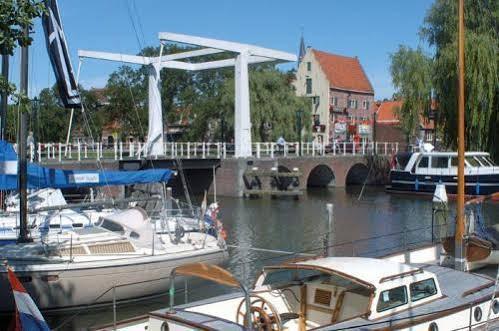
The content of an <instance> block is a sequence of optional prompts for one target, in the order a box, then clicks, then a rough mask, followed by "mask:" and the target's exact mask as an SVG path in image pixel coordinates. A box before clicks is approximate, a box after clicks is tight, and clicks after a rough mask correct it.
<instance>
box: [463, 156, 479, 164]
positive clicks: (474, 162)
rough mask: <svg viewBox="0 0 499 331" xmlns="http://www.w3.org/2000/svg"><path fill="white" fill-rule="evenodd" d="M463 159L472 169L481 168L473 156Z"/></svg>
mask: <svg viewBox="0 0 499 331" xmlns="http://www.w3.org/2000/svg"><path fill="white" fill-rule="evenodd" d="M464 159H465V160H466V162H467V163H468V164H469V165H470V166H472V167H480V166H482V165H481V164H480V162H478V161H477V159H475V158H474V157H473V156H466V157H465V158H464Z"/></svg>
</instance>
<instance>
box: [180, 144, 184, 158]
mask: <svg viewBox="0 0 499 331" xmlns="http://www.w3.org/2000/svg"><path fill="white" fill-rule="evenodd" d="M180 157H184V143H180Z"/></svg>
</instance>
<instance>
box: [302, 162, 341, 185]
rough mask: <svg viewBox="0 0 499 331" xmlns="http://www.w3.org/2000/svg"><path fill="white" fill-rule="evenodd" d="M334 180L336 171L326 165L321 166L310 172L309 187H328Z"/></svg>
mask: <svg viewBox="0 0 499 331" xmlns="http://www.w3.org/2000/svg"><path fill="white" fill-rule="evenodd" d="M334 180H335V176H334V171H333V170H332V169H331V168H330V167H329V166H328V165H326V164H319V165H316V166H315V167H314V168H312V170H311V171H310V172H309V174H308V177H307V187H328V186H329V185H332V184H334Z"/></svg>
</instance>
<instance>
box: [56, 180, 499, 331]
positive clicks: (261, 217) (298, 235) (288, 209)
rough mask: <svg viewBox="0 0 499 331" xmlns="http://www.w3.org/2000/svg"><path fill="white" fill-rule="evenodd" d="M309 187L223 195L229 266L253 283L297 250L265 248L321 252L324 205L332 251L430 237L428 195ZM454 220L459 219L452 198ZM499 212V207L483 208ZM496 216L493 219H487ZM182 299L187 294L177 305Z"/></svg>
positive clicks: (142, 305)
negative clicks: (294, 192)
mask: <svg viewBox="0 0 499 331" xmlns="http://www.w3.org/2000/svg"><path fill="white" fill-rule="evenodd" d="M361 190H362V188H361V187H359V186H353V187H347V188H329V189H308V190H307V191H306V192H304V195H303V196H301V197H300V199H299V200H293V199H292V198H289V199H288V198H283V199H270V198H268V197H267V198H262V199H252V200H250V199H238V198H228V197H219V199H218V200H219V203H220V207H221V219H222V221H223V223H224V227H225V228H226V230H227V234H228V238H227V243H228V244H229V245H231V248H230V249H229V253H230V257H229V259H228V261H227V262H226V265H225V267H226V268H228V269H229V270H230V271H231V272H233V273H234V274H235V275H236V276H237V277H238V279H240V280H242V281H243V282H244V283H245V284H248V285H250V284H251V283H252V282H253V281H254V279H255V275H256V274H257V272H258V271H259V270H260V269H261V268H262V266H264V265H269V264H275V263H279V262H280V261H284V260H286V259H290V258H293V257H296V256H297V255H290V254H285V253H283V252H280V253H272V252H268V251H266V250H279V251H289V252H301V253H303V254H319V253H322V252H323V251H324V238H325V236H326V233H327V232H328V218H327V211H326V204H327V203H332V204H333V205H334V227H333V233H332V235H333V244H334V246H333V247H332V248H333V249H334V253H335V255H342V256H345V255H346V256H352V255H360V256H380V255H385V254H388V253H390V252H392V251H395V250H398V249H402V248H403V247H405V246H408V245H414V244H420V243H423V242H425V241H431V236H432V234H431V222H432V221H431V219H432V203H431V200H429V199H428V198H418V197H413V196H402V195H400V196H397V195H390V194H387V193H385V191H384V189H383V188H382V187H366V188H365V189H364V191H363V192H362V194H361ZM449 207H450V212H449V219H452V220H453V219H454V217H455V204H454V202H452V201H451V202H450V204H449ZM485 212H486V215H488V216H493V217H494V218H495V219H497V218H498V217H499V206H498V204H495V205H492V206H490V208H487V209H486V210H485ZM490 219H492V217H490ZM250 248H258V249H260V250H254V249H250ZM224 291H225V289H223V288H221V287H219V286H216V285H213V284H209V283H206V282H200V281H193V282H189V283H188V291H187V295H188V301H192V300H197V299H201V298H207V297H209V296H212V295H216V294H220V293H223V292H224ZM183 300H185V296H184V293H181V294H180V295H178V296H177V298H176V302H180V303H181V302H182V301H183ZM167 305H168V300H167V297H166V296H161V297H157V298H155V299H150V300H146V301H141V302H138V303H137V302H135V303H129V304H126V305H121V306H118V309H117V318H118V319H125V318H130V317H133V316H137V315H140V314H145V313H147V312H149V311H151V310H154V309H158V308H163V307H166V306H167ZM47 319H48V321H49V323H50V325H51V327H53V328H56V327H58V326H61V328H60V329H61V330H80V329H87V328H90V327H94V326H96V325H102V324H103V323H110V322H112V320H113V313H112V308H111V307H107V308H103V309H101V310H96V309H94V310H88V309H85V310H81V311H78V312H70V313H64V314H58V315H50V316H47Z"/></svg>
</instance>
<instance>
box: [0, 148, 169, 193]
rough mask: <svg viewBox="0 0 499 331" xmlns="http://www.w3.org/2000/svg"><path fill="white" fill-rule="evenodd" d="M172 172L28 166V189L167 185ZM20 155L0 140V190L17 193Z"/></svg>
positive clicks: (165, 170) (164, 170)
mask: <svg viewBox="0 0 499 331" xmlns="http://www.w3.org/2000/svg"><path fill="white" fill-rule="evenodd" d="M171 174H172V171H171V170H170V169H150V170H138V171H104V170H102V171H99V170H63V169H54V168H46V167H42V166H40V165H38V164H34V163H28V188H29V189H41V188H47V187H51V188H78V187H94V186H108V185H109V186H111V185H132V184H147V183H159V182H168V181H169V179H170V177H171ZM17 189H18V176H17V154H16V152H15V151H14V148H13V146H12V144H10V143H8V142H6V141H3V140H0V190H17Z"/></svg>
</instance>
